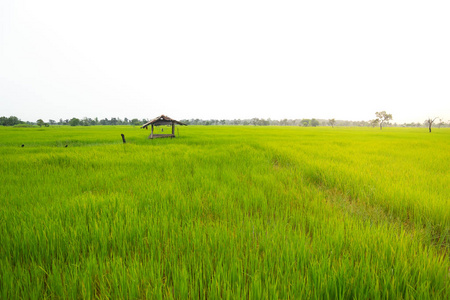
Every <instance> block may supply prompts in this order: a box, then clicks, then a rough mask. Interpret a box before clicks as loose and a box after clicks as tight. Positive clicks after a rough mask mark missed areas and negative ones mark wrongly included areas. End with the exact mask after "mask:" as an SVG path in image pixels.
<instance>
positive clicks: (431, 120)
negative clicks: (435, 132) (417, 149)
mask: <svg viewBox="0 0 450 300" xmlns="http://www.w3.org/2000/svg"><path fill="white" fill-rule="evenodd" d="M436 119H437V117H436V118H434V119H432V118H428V119H426V120H425V124H427V125H428V132H431V125H433V123H434V121H435V120H436Z"/></svg>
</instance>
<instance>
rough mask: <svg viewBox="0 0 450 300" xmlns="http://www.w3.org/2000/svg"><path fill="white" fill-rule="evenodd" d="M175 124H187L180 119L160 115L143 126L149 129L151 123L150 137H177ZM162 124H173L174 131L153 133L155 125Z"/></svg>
mask: <svg viewBox="0 0 450 300" xmlns="http://www.w3.org/2000/svg"><path fill="white" fill-rule="evenodd" d="M175 124H178V125H185V126H187V125H186V124H184V123H181V122H180V121H177V120H174V119H171V118H169V117H168V116H165V115H160V116H159V117H157V118H154V119H153V120H151V121H150V122H147V123H145V124H144V125H142V126H141V128H146V129H148V126H149V125H151V127H152V133H151V134H150V135H149V137H148V138H149V139H155V138H164V137H170V138H174V137H175ZM161 125H169V126H172V133H169V134H154V133H153V126H161Z"/></svg>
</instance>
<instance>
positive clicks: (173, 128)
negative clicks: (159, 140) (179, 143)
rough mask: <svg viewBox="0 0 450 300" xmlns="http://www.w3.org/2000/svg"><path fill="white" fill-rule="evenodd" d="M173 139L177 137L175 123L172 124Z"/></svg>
mask: <svg viewBox="0 0 450 300" xmlns="http://www.w3.org/2000/svg"><path fill="white" fill-rule="evenodd" d="M172 137H175V123H174V122H172Z"/></svg>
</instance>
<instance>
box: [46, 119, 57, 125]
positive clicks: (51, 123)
mask: <svg viewBox="0 0 450 300" xmlns="http://www.w3.org/2000/svg"><path fill="white" fill-rule="evenodd" d="M48 123H49V124H50V125H55V124H56V121H55V120H48Z"/></svg>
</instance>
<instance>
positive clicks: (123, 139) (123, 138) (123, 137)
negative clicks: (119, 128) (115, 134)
mask: <svg viewBox="0 0 450 300" xmlns="http://www.w3.org/2000/svg"><path fill="white" fill-rule="evenodd" d="M120 135H121V136H122V141H123V143H124V144H126V143H127V142H126V141H125V136H124V135H123V133H121V134H120Z"/></svg>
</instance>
